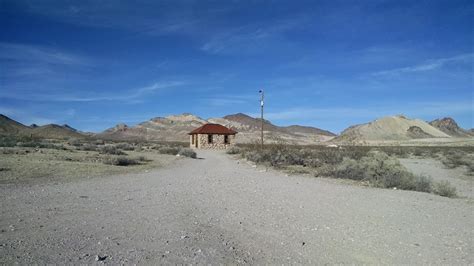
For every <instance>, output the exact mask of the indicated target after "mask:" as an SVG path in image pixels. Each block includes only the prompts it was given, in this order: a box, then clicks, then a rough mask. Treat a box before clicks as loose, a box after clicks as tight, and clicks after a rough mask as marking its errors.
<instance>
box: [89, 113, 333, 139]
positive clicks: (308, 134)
mask: <svg viewBox="0 0 474 266" xmlns="http://www.w3.org/2000/svg"><path fill="white" fill-rule="evenodd" d="M263 122H264V132H265V139H266V141H267V142H277V141H285V142H288V143H295V144H298V143H299V144H313V143H315V142H320V141H324V140H327V139H330V138H332V137H333V136H334V134H332V133H330V132H328V131H324V130H321V129H317V128H312V127H301V126H291V127H278V126H275V125H273V124H272V123H271V122H270V121H267V120H264V121H263ZM205 123H217V124H221V125H224V126H226V127H229V128H232V129H234V130H236V131H237V132H239V133H238V134H237V136H236V142H237V143H250V142H254V141H258V140H259V139H260V128H261V120H260V119H258V118H253V117H250V116H248V115H245V114H242V113H239V114H233V115H227V116H224V117H222V118H210V119H208V120H204V119H202V118H200V117H197V116H195V115H192V114H182V115H172V116H167V117H156V118H153V119H151V120H149V121H146V122H143V123H140V124H138V125H137V126H134V127H127V126H126V125H122V126H116V127H114V128H110V129H108V130H106V131H104V132H102V133H100V134H97V135H96V137H99V138H105V139H144V140H160V141H188V140H189V136H188V135H187V134H188V133H189V132H190V131H192V130H193V129H195V128H197V127H200V126H202V125H203V124H205Z"/></svg>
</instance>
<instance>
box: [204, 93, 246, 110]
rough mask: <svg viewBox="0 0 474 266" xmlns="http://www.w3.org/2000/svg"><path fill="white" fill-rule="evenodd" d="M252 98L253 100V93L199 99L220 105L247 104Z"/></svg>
mask: <svg viewBox="0 0 474 266" xmlns="http://www.w3.org/2000/svg"><path fill="white" fill-rule="evenodd" d="M252 100H254V101H255V96H254V95H222V96H216V97H212V98H203V99H201V101H202V102H203V103H205V104H207V105H211V106H215V107H221V106H234V105H244V104H248V103H249V102H251V101H252Z"/></svg>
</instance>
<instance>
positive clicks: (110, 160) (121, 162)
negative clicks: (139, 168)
mask: <svg viewBox="0 0 474 266" xmlns="http://www.w3.org/2000/svg"><path fill="white" fill-rule="evenodd" d="M103 163H105V164H111V165H117V166H128V165H137V164H140V163H139V162H138V160H137V159H132V158H128V157H126V156H118V157H107V158H104V159H103Z"/></svg>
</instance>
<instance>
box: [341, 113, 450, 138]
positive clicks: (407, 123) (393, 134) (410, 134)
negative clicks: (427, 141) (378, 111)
mask: <svg viewBox="0 0 474 266" xmlns="http://www.w3.org/2000/svg"><path fill="white" fill-rule="evenodd" d="M430 137H433V138H449V137H450V136H449V135H448V134H446V133H444V132H442V131H441V130H439V129H437V128H435V127H433V126H431V125H430V124H428V123H426V122H425V121H422V120H419V119H408V118H406V117H404V116H389V117H383V118H380V119H377V120H374V121H372V122H370V123H366V124H361V125H355V126H351V127H349V128H347V129H345V130H344V131H343V132H342V133H341V135H340V136H338V137H336V138H335V139H334V140H335V141H384V140H410V139H416V138H430Z"/></svg>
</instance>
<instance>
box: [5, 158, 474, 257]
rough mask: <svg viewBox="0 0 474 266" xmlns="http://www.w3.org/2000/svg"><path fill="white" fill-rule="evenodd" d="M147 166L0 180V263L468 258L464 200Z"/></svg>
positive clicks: (237, 170) (258, 173) (205, 163)
mask: <svg viewBox="0 0 474 266" xmlns="http://www.w3.org/2000/svg"><path fill="white" fill-rule="evenodd" d="M198 156H199V157H201V159H195V160H193V159H179V160H177V161H176V162H175V163H173V164H171V165H169V166H168V167H166V168H163V169H159V170H155V171H152V172H149V173H143V174H132V175H123V176H109V177H102V178H91V179H79V180H76V181H72V182H56V181H51V182H46V183H42V184H1V185H0V199H1V204H2V207H1V214H0V229H1V233H0V264H12V263H15V262H17V263H20V264H30V263H40V264H45V263H57V264H64V263H69V264H71V263H72V264H92V263H111V264H134V263H143V264H156V263H160V264H163V263H165V264H166V263H172V264H175V263H201V264H204V263H206V264H207V263H213V264H218V263H224V264H245V263H248V264H277V263H278V264H290V263H291V264H293V263H298V264H324V263H330V264H333V263H356V264H362V263H366V264H381V263H386V264H393V263H397V264H400V263H403V264H421V263H424V264H428V263H434V264H472V263H474V249H473V246H474V243H473V229H474V208H473V203H472V201H471V200H469V199H449V198H443V197H440V196H436V195H432V194H427V193H420V192H410V191H399V190H388V189H375V188H367V187H361V186H356V185H349V184H345V183H344V182H339V181H337V180H332V179H319V178H311V177H304V176H286V175H285V174H283V173H279V172H276V171H273V170H269V171H265V170H264V169H260V168H259V167H252V166H251V165H249V164H248V163H246V162H244V161H238V160H235V159H233V158H232V157H230V156H229V155H226V154H224V153H222V152H212V151H199V152H198Z"/></svg>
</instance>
